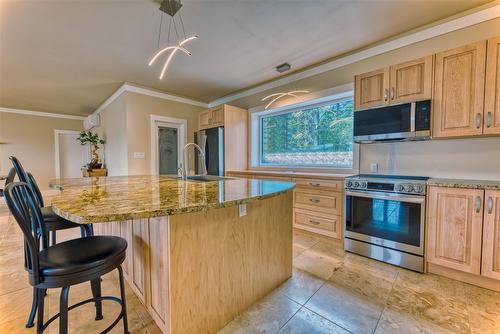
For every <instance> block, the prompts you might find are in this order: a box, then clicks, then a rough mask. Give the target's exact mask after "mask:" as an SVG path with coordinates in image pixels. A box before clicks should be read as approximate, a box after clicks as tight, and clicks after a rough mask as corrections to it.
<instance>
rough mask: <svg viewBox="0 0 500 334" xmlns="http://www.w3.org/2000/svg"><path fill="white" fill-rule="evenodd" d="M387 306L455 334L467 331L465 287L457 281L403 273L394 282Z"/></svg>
mask: <svg viewBox="0 0 500 334" xmlns="http://www.w3.org/2000/svg"><path fill="white" fill-rule="evenodd" d="M460 287H461V289H460ZM387 306H388V308H390V309H391V310H394V311H396V312H399V313H405V314H408V315H411V316H413V317H415V318H417V319H423V320H425V321H428V322H431V323H433V324H435V325H437V326H439V327H442V328H446V329H448V330H451V331H454V332H456V333H468V331H469V322H468V313H467V304H466V299H465V292H464V285H463V284H462V283H460V282H456V281H453V280H449V279H445V278H442V277H438V276H435V275H422V274H417V273H409V272H408V273H403V274H402V275H400V276H398V278H397V279H396V282H395V283H394V286H393V289H392V292H391V294H390V296H389V298H388V300H387Z"/></svg>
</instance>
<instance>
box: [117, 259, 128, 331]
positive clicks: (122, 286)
mask: <svg viewBox="0 0 500 334" xmlns="http://www.w3.org/2000/svg"><path fill="white" fill-rule="evenodd" d="M118 276H119V278H120V295H121V299H122V313H123V333H125V334H129V331H128V319H127V303H126V301H125V284H123V269H122V266H119V267H118Z"/></svg>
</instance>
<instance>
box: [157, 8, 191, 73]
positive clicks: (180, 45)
mask: <svg viewBox="0 0 500 334" xmlns="http://www.w3.org/2000/svg"><path fill="white" fill-rule="evenodd" d="M181 7H182V4H181V1H180V0H163V1H162V3H161V5H160V11H161V12H162V13H161V14H160V15H161V19H160V29H159V31H158V46H157V48H158V51H157V52H156V53H155V54H154V56H153V58H151V60H150V61H149V63H148V65H149V66H152V65H153V64H154V63H155V61H156V60H157V59H158V58H159V57H160V56H161V55H162V54H164V53H168V52H170V54H169V55H168V56H167V58H166V60H165V64H164V65H163V68H162V70H161V73H160V80H162V79H163V77H164V76H165V72H166V70H167V67H168V65H169V64H170V62H171V61H172V58H173V57H174V55H175V54H176V52H177V51H182V52H183V53H184V54H186V55H188V56H191V52H189V51H188V50H187V49H186V48H185V47H184V45H185V44H187V43H188V42H190V41H192V40H194V39H197V38H198V36H190V37H187V36H186V30H185V29H184V23H183V22H182V17H181V13H179V15H177V16H178V17H179V23H177V22H176V18H175V17H176V14H177V12H179V10H180V9H181ZM164 14H167V15H169V16H170V21H169V25H168V35H167V46H166V47H164V48H162V49H160V40H161V32H162V31H161V30H162V25H163V16H164ZM178 24H179V25H180V28H182V35H180V34H179V29H177V25H178ZM172 26H173V28H174V34H175V37H176V39H177V42H176V44H175V45H169V43H170V33H171V30H172Z"/></svg>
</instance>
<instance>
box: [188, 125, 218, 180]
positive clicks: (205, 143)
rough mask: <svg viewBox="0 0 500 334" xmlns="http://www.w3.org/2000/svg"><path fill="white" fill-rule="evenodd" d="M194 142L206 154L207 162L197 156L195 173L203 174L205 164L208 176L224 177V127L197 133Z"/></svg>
mask: <svg viewBox="0 0 500 334" xmlns="http://www.w3.org/2000/svg"><path fill="white" fill-rule="evenodd" d="M194 142H195V143H196V144H198V145H199V146H200V147H201V149H202V150H203V151H204V152H205V161H202V159H200V157H201V155H199V154H195V173H196V174H201V173H202V170H203V169H202V165H201V164H202V163H205V166H206V167H207V173H208V175H217V176H224V127H218V128H211V129H205V130H200V131H197V132H195V134H194Z"/></svg>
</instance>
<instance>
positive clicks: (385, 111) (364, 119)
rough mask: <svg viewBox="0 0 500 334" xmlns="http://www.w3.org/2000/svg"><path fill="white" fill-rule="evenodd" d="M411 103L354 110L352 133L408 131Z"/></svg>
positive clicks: (374, 133) (367, 133)
mask: <svg viewBox="0 0 500 334" xmlns="http://www.w3.org/2000/svg"><path fill="white" fill-rule="evenodd" d="M410 118H411V105H410V104H409V103H408V104H403V105H396V106H389V107H384V108H380V109H369V110H362V111H356V112H354V135H355V136H367V135H376V134H388V133H400V132H409V131H410Z"/></svg>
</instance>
